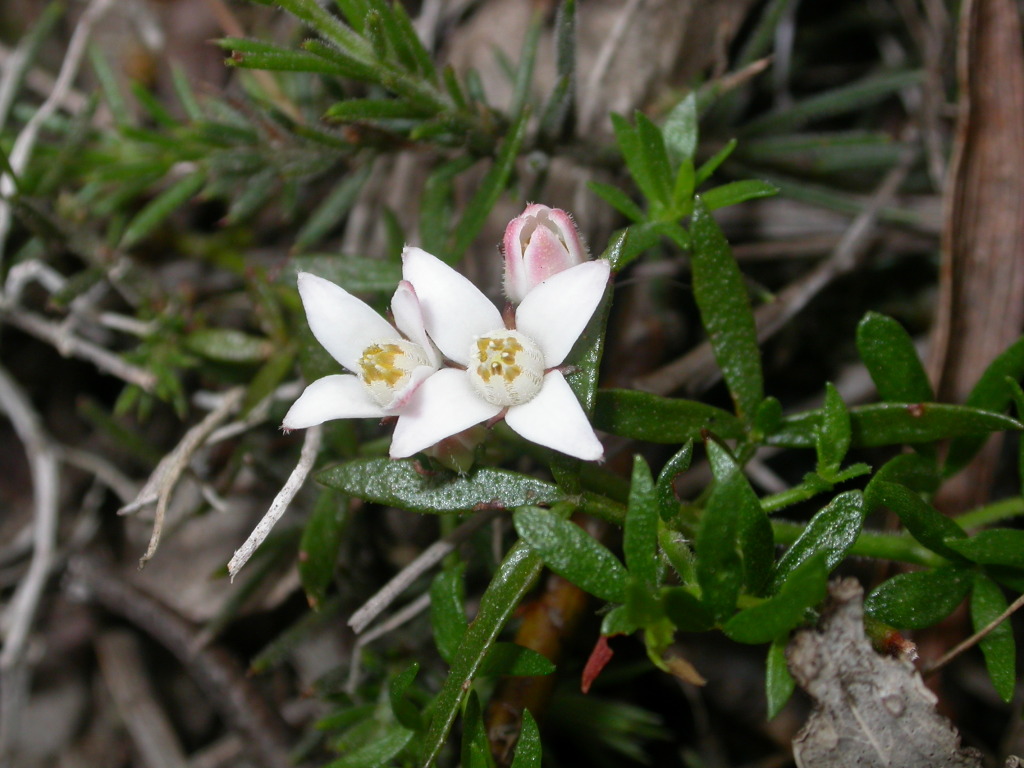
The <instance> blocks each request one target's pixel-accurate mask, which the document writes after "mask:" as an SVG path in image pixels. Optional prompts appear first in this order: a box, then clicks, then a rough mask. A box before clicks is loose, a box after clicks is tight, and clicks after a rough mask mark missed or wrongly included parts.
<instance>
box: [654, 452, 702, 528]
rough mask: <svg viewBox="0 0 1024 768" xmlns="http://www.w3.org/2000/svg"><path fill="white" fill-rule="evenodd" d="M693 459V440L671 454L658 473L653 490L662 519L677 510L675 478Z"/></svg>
mask: <svg viewBox="0 0 1024 768" xmlns="http://www.w3.org/2000/svg"><path fill="white" fill-rule="evenodd" d="M692 459H693V441H692V440H691V441H689V442H688V443H686V445H684V446H683V447H682V448H680V449H679V450H678V451H676V452H675V454H673V455H672V458H670V459H669V460H668V461H666V462H665V466H663V467H662V468H661V472H659V473H658V481H657V482H656V483H655V487H654V491H655V495H656V496H657V500H658V510H659V512H660V514H661V519H662V520H669V519H671V518H672V517H673V516H674V515H675V514H676V513H677V512H678V511H679V499H678V498H677V497H676V489H675V479H676V478H677V477H678V476H679V475H681V474H683V472H685V471H686V470H688V469H689V468H690V461H691V460H692Z"/></svg>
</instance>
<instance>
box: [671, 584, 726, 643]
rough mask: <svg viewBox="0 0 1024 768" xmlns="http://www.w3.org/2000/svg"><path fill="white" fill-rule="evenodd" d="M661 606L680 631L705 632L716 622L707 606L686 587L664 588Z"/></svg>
mask: <svg viewBox="0 0 1024 768" xmlns="http://www.w3.org/2000/svg"><path fill="white" fill-rule="evenodd" d="M661 607H662V611H664V613H665V615H666V616H667V617H668V619H669V621H671V622H672V624H673V625H675V628H676V629H677V630H679V631H680V632H705V631H707V630H709V629H711V627H712V626H714V623H715V620H714V617H713V616H712V615H711V612H710V611H709V610H708V608H707V606H705V605H704V603H702V602H701V601H700V600H699V599H698V598H697V597H696V596H695V595H694V594H693V593H692V592H690V591H689V590H688V589H686V588H685V587H666V588H665V589H663V590H662V591H661Z"/></svg>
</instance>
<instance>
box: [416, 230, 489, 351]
mask: <svg viewBox="0 0 1024 768" xmlns="http://www.w3.org/2000/svg"><path fill="white" fill-rule="evenodd" d="M402 274H403V275H404V276H405V279H406V280H408V281H409V282H411V283H412V284H413V286H414V287H415V288H416V295H417V296H418V297H419V302H420V309H421V310H422V311H423V321H424V323H425V324H426V327H427V333H429V334H430V338H432V339H433V340H434V343H435V344H437V346H438V348H439V349H440V350H441V351H442V352H443V353H444V354H445V356H446V357H448V358H450V359H451V360H454V361H455V362H456V363H459V364H460V365H466V364H467V363H468V362H469V349H470V346H471V345H472V343H473V339H474V338H476V337H477V336H479V335H480V334H483V333H487V332H488V331H493V330H496V329H498V328H504V327H505V323H504V322H502V319H501V313H500V312H499V311H498V309H497V307H495V306H494V304H492V303H491V301H490V299H488V298H487V297H486V296H484V295H483V294H482V293H481V292H480V290H479V289H478V288H477V287H476V286H475V285H473V283H471V282H470V281H469V280H467V279H466V278H465V277H463V276H462V275H460V274H459V273H458V272H456V271H455V270H454V269H452V268H451V267H449V266H448V265H447V264H445V263H444V262H443V261H441V260H440V259H438V258H437V257H435V256H431V255H430V254H429V253H427V252H426V251H424V250H423V249H422V248H410V247H406V249H405V250H404V251H403V252H402Z"/></svg>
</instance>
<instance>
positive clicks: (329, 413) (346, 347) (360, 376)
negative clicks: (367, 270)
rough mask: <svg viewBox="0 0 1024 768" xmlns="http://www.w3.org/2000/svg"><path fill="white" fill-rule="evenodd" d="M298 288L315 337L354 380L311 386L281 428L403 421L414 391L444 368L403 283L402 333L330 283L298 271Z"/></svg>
mask: <svg viewBox="0 0 1024 768" xmlns="http://www.w3.org/2000/svg"><path fill="white" fill-rule="evenodd" d="M298 285H299V296H301V297H302V306H303V307H304V308H305V310H306V319H307V320H308V321H309V328H310V330H311V331H312V332H313V336H315V337H316V340H317V341H319V342H320V344H321V345H322V346H323V348H324V349H326V350H327V351H328V352H329V353H330V355H331V357H333V358H334V359H335V360H337V361H338V362H339V363H341V364H342V365H343V366H344V367H345V368H347V369H348V370H350V371H352V372H353V374H354V375H353V374H334V375H331V376H324V377H323V378H322V379H317V380H316V381H314V382H313V383H312V384H310V385H309V386H308V387H306V389H305V391H304V392H303V393H302V394H301V395H300V396H299V399H298V400H296V401H295V402H294V403H293V404H292V407H291V408H290V409H289V410H288V413H287V414H285V417H284V422H283V423H282V426H283V427H284V428H285V429H304V428H306V427H312V426H315V425H317V424H321V423H323V422H325V421H329V420H331V419H359V418H371V417H383V416H399V417H400V418H399V422H401V416H402V415H403V414H404V413H405V412H406V409H407V407H408V405H409V401H410V399H411V398H412V397H413V395H414V394H415V392H416V390H417V389H418V388H419V387H420V386H422V384H423V383H424V382H425V381H427V380H428V379H429V378H430V376H431V375H432V374H433V373H434V372H435V371H437V369H438V368H439V367H440V365H441V356H440V355H439V354H438V351H437V349H436V348H435V347H434V345H433V344H432V343H431V342H430V339H429V338H427V333H426V330H425V326H424V323H423V313H422V311H421V309H420V304H419V301H418V300H417V298H416V291H415V290H414V289H413V287H412V285H411V284H410V283H409V282H407V281H405V280H403V281H402V282H401V283H399V284H398V289H397V290H396V291H395V295H394V297H393V298H392V299H391V311H392V312H393V314H394V317H395V325H397V326H398V330H396V329H395V328H394V327H393V326H392V325H391V323H389V322H388V321H387V320H385V319H384V318H383V317H381V316H380V315H378V314H377V313H376V312H375V311H374V310H373V309H372V308H371V307H369V306H368V305H367V304H365V303H364V302H362V301H360V300H359V299H357V298H356V297H355V296H353V295H352V294H350V293H349V292H348V291H346V290H345V289H344V288H342V287H340V286H338V285H335V284H334V283H332V282H331V281H330V280H325V279H324V278H322V277H317V276H316V275H313V274H311V273H309V272H300V273H299V276H298ZM399 331H401V332H399ZM414 420H415V419H414Z"/></svg>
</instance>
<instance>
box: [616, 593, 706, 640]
mask: <svg viewBox="0 0 1024 768" xmlns="http://www.w3.org/2000/svg"><path fill="white" fill-rule="evenodd" d="M661 607H662V610H663V611H664V613H665V615H666V616H667V617H668V618H669V621H671V622H672V624H673V625H674V626H675V628H676V629H677V630H679V631H680V632H706V631H707V630H709V629H711V627H713V626H714V623H715V620H714V616H712V615H711V611H709V610H708V608H707V606H706V605H704V603H702V602H701V601H700V600H699V599H698V598H697V597H696V596H694V594H693V593H692V592H690V591H689V590H688V589H686V588H685V587H667V588H665V589H663V590H662V591H661ZM602 634H604V632H603V630H602Z"/></svg>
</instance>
